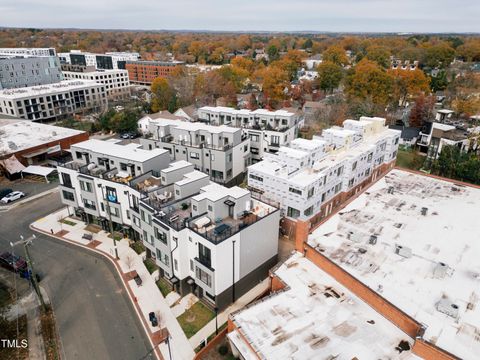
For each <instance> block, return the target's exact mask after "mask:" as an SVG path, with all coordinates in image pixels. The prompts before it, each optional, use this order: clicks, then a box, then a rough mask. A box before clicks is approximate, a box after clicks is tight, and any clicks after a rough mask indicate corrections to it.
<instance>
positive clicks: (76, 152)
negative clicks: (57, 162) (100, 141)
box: [75, 151, 82, 159]
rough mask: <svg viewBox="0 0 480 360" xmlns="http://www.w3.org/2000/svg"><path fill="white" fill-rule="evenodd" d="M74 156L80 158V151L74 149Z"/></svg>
mask: <svg viewBox="0 0 480 360" xmlns="http://www.w3.org/2000/svg"><path fill="white" fill-rule="evenodd" d="M75 156H76V157H77V159H81V158H82V153H81V152H80V151H75Z"/></svg>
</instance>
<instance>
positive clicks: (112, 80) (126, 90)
mask: <svg viewBox="0 0 480 360" xmlns="http://www.w3.org/2000/svg"><path fill="white" fill-rule="evenodd" d="M63 76H64V78H65V79H66V80H76V79H81V80H91V81H95V82H97V83H100V84H104V85H105V92H106V94H107V97H108V98H109V99H112V100H118V99H124V98H127V97H129V96H130V80H129V79H128V71H127V70H104V71H82V72H77V71H64V72H63Z"/></svg>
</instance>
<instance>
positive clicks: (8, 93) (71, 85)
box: [0, 79, 104, 99]
mask: <svg viewBox="0 0 480 360" xmlns="http://www.w3.org/2000/svg"><path fill="white" fill-rule="evenodd" d="M95 86H104V85H103V84H99V83H97V82H95V81H93V80H83V79H75V80H63V81H60V82H58V83H54V84H46V85H36V86H28V87H23V88H16V89H3V90H0V98H4V99H19V98H24V97H32V96H40V95H50V94H56V93H63V92H66V91H71V90H78V89H83V88H91V87H95Z"/></svg>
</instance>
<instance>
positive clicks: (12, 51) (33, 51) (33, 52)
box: [0, 48, 57, 56]
mask: <svg viewBox="0 0 480 360" xmlns="http://www.w3.org/2000/svg"><path fill="white" fill-rule="evenodd" d="M0 55H29V56H56V55H57V52H56V51H55V48H0Z"/></svg>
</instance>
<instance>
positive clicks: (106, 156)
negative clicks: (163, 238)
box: [57, 139, 170, 240]
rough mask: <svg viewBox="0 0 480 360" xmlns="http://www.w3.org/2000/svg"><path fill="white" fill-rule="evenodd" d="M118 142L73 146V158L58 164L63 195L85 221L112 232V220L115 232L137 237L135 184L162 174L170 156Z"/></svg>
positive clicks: (136, 190) (136, 189)
mask: <svg viewBox="0 0 480 360" xmlns="http://www.w3.org/2000/svg"><path fill="white" fill-rule="evenodd" d="M118 142H119V140H113V141H102V140H95V139H90V140H87V141H83V142H80V143H77V144H75V145H72V146H71V148H70V149H71V153H72V158H73V160H72V161H71V162H68V163H65V164H62V165H60V166H58V167H57V171H58V174H59V179H60V192H61V198H62V202H63V203H64V204H65V205H68V206H71V207H72V208H73V211H74V213H75V214H76V215H77V216H79V217H81V218H82V220H83V221H85V222H87V223H92V224H97V225H99V226H101V227H102V228H103V229H104V230H106V231H110V229H109V220H110V219H111V220H112V225H113V229H114V230H115V231H119V232H123V233H124V234H125V235H127V236H128V237H130V238H131V239H135V240H138V239H140V234H139V233H138V232H136V231H135V230H134V229H133V228H132V216H133V212H135V211H137V213H138V209H139V200H140V197H141V193H140V191H139V190H138V188H136V187H135V186H133V185H132V184H133V183H135V180H136V179H137V178H139V177H141V176H144V177H145V176H150V177H152V178H155V176H156V177H159V175H160V170H161V169H164V168H166V167H168V164H169V162H170V157H169V154H168V152H167V151H165V150H161V149H154V150H144V149H142V148H141V146H140V145H139V144H134V143H130V144H128V145H120V144H118ZM108 208H110V209H111V210H110V214H109V213H108V212H107V211H108V210H107V209H108Z"/></svg>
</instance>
